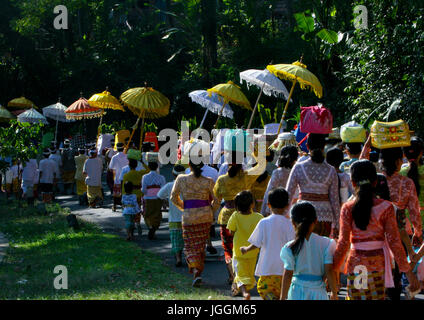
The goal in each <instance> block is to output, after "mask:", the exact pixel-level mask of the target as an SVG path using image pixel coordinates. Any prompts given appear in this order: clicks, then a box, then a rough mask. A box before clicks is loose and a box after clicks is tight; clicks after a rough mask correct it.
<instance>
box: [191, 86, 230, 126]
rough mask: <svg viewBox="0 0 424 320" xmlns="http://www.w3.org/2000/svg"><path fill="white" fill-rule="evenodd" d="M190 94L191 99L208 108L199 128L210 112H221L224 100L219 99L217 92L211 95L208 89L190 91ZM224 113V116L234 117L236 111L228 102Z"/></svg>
mask: <svg viewBox="0 0 424 320" xmlns="http://www.w3.org/2000/svg"><path fill="white" fill-rule="evenodd" d="M188 96H189V97H190V98H191V101H193V102H196V103H197V104H199V105H200V106H202V107H203V108H206V111H205V114H204V116H203V119H202V122H201V123H200V126H199V129H201V128H202V126H203V123H204V122H205V119H206V115H207V114H208V112H209V111H210V112H212V113H215V114H219V112H220V111H221V109H222V101H220V100H219V96H218V95H217V94H216V93H212V95H211V96H209V92H207V91H206V90H196V91H193V92H190V93H189V94H188ZM222 115H223V116H224V117H227V118H230V119H233V116H234V113H233V110H232V109H231V107H230V106H229V105H228V104H226V105H225V107H224V109H223V110H222Z"/></svg>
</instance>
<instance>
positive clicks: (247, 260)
mask: <svg viewBox="0 0 424 320" xmlns="http://www.w3.org/2000/svg"><path fill="white" fill-rule="evenodd" d="M234 202H235V207H236V210H237V211H235V212H234V213H233V214H232V215H231V217H230V219H229V220H228V224H227V229H228V230H230V232H231V234H232V235H234V238H233V270H234V273H235V278H234V285H235V286H237V288H238V289H239V290H241V292H242V294H243V298H244V299H245V300H250V293H249V291H250V290H251V289H253V287H254V286H255V285H256V279H255V266H256V258H257V256H258V253H259V250H258V249H254V250H251V251H250V252H248V253H246V254H244V255H243V254H242V253H241V251H240V248H241V247H243V246H247V245H249V242H248V241H247V240H248V239H249V237H250V235H251V234H252V232H253V230H255V228H256V225H257V224H258V222H259V221H260V220H261V219H262V218H263V216H262V215H261V214H260V213H257V212H253V208H254V207H255V201H254V199H253V195H252V193H251V192H250V191H242V192H240V193H238V194H237V195H236V197H235V198H234Z"/></svg>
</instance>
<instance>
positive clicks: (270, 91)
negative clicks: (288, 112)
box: [240, 69, 289, 129]
mask: <svg viewBox="0 0 424 320" xmlns="http://www.w3.org/2000/svg"><path fill="white" fill-rule="evenodd" d="M243 80H244V81H246V84H247V88H249V86H251V85H254V86H257V87H259V88H260V89H261V92H260V93H259V96H258V99H257V100H256V104H255V107H254V109H253V112H252V116H251V117H250V121H249V125H248V127H247V129H250V126H251V124H252V120H253V117H254V115H255V112H256V109H257V108H258V103H259V99H260V98H261V96H262V92H263V93H265V94H266V95H267V96H274V97H281V98H283V97H284V98H285V99H286V100H287V99H288V97H289V92H288V90H287V88H286V86H285V85H284V83H283V82H282V81H281V80H280V79H278V78H277V77H276V76H274V75H273V74H272V73H270V72H269V71H268V70H267V69H265V70H257V69H249V70H246V71H243V72H240V83H243Z"/></svg>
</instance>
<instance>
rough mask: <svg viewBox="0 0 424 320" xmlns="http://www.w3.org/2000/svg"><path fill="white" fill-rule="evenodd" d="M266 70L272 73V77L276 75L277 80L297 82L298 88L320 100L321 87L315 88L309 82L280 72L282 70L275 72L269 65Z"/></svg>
mask: <svg viewBox="0 0 424 320" xmlns="http://www.w3.org/2000/svg"><path fill="white" fill-rule="evenodd" d="M267 69H268V70H269V71H270V72H272V73H273V74H274V75H276V76H277V77H279V78H282V79H284V80H288V81H294V80H297V82H298V83H299V85H300V87H301V88H302V89H303V90H305V89H309V90H310V91H312V92H314V93H315V95H316V96H317V97H318V98H322V87H321V88H318V89H317V88H315V86H314V85H313V84H312V83H310V82H309V81H306V80H304V79H302V78H299V77H296V76H295V75H293V74H291V73H288V72H285V71H282V70H277V69H275V68H274V66H272V65H270V66H268V67H267Z"/></svg>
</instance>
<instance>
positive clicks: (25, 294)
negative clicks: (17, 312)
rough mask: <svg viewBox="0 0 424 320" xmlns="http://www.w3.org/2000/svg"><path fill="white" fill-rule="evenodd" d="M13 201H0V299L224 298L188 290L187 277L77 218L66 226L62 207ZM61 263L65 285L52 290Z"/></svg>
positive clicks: (206, 291) (131, 245)
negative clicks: (2, 242)
mask: <svg viewBox="0 0 424 320" xmlns="http://www.w3.org/2000/svg"><path fill="white" fill-rule="evenodd" d="M23 206H24V207H23V208H20V207H19V205H18V203H17V202H12V203H9V204H6V202H5V200H3V199H1V200H0V232H2V233H4V234H5V235H6V237H7V238H8V239H9V242H10V247H9V250H8V252H7V256H6V257H5V259H4V260H3V262H2V263H1V264H0V299H37V300H39V299H41V300H43V299H78V300H79V299H83V300H89V299H106V300H108V299H119V300H121V299H125V300H128V299H131V300H133V299H143V300H144V299H146V300H150V299H155V300H157V299H172V300H174V299H175V300H179V299H184V300H191V299H193V300H204V299H208V298H209V299H228V297H225V296H222V295H220V294H219V293H217V292H216V291H213V290H208V289H202V288H192V287H191V280H190V278H188V277H186V276H184V275H181V274H179V273H176V272H175V271H173V270H172V269H171V268H169V267H168V266H167V265H165V264H164V263H163V262H162V260H161V259H160V258H159V257H158V256H156V255H154V254H152V253H149V252H147V251H144V250H142V249H141V248H140V247H138V246H137V245H136V244H134V243H131V242H127V241H125V240H124V239H122V238H120V237H118V236H115V235H111V234H106V233H104V232H102V231H101V230H100V229H99V228H98V227H97V226H95V225H93V224H90V223H87V222H83V221H81V220H79V221H78V222H79V224H80V226H81V229H80V230H78V231H74V230H73V229H71V228H69V227H68V224H67V221H66V214H67V213H69V211H67V209H66V208H65V209H62V208H60V207H59V206H58V205H57V206H53V207H52V208H50V212H49V213H48V214H47V215H46V214H43V213H42V212H38V210H36V209H35V208H28V207H25V204H23ZM58 265H63V266H66V268H67V270H68V289H66V290H56V289H55V288H54V285H53V283H54V279H55V277H57V276H58V275H59V274H54V273H53V270H54V268H55V267H56V266H58Z"/></svg>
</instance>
